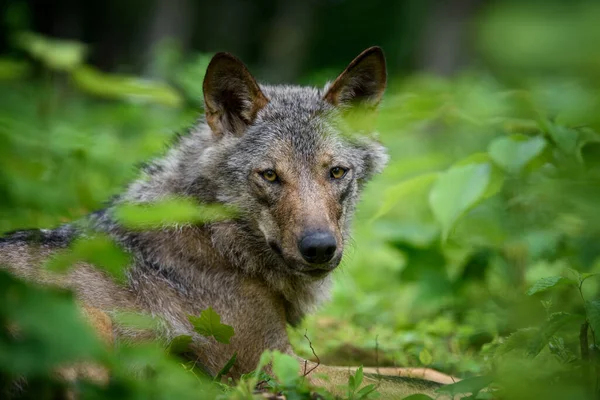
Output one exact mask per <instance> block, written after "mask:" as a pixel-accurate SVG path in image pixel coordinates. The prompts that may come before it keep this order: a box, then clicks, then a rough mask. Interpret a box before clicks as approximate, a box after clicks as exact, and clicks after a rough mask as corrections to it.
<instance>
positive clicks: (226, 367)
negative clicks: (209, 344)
mask: <svg viewBox="0 0 600 400" xmlns="http://www.w3.org/2000/svg"><path fill="white" fill-rule="evenodd" d="M236 360H237V352H235V353H233V355H232V356H231V358H230V359H229V361H227V363H226V364H225V365H224V366H223V368H221V370H220V371H219V373H218V374H217V376H215V379H214V380H215V381H217V382H220V381H221V378H222V377H223V375H227V373H228V372H229V371H230V370H231V368H232V367H233V364H235V361H236Z"/></svg>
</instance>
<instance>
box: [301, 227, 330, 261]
mask: <svg viewBox="0 0 600 400" xmlns="http://www.w3.org/2000/svg"><path fill="white" fill-rule="evenodd" d="M336 248H337V243H336V241H335V237H334V236H333V235H332V234H331V233H329V232H322V231H317V232H307V233H305V234H304V235H303V236H302V238H301V239H300V240H299V241H298V249H299V250H300V254H302V258H304V259H305V260H306V261H307V262H309V263H311V264H323V263H326V262H327V261H329V260H331V259H332V258H333V255H334V254H335V250H336Z"/></svg>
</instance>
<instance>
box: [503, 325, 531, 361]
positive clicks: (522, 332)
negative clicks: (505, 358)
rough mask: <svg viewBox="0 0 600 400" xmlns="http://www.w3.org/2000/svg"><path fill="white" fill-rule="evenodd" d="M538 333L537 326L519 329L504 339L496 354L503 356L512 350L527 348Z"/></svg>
mask: <svg viewBox="0 0 600 400" xmlns="http://www.w3.org/2000/svg"><path fill="white" fill-rule="evenodd" d="M537 334H538V330H537V329H536V328H523V329H519V330H517V331H515V332H513V333H512V334H510V336H508V337H507V338H506V339H504V342H503V343H502V344H500V345H499V346H498V347H497V348H496V351H495V354H496V355H497V356H501V355H504V354H506V353H508V352H510V351H512V350H526V349H527V348H528V347H529V344H530V343H531V341H532V340H533V339H534V338H535V337H536V336H537Z"/></svg>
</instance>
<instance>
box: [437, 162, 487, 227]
mask: <svg viewBox="0 0 600 400" xmlns="http://www.w3.org/2000/svg"><path fill="white" fill-rule="evenodd" d="M491 172H492V166H491V165H490V164H489V163H480V164H468V165H460V166H455V167H452V168H451V169H449V170H448V171H447V172H445V173H443V174H441V175H440V176H439V177H438V178H437V180H436V182H435V183H434V185H433V188H432V189H431V192H430V193H429V205H430V206H431V209H432V211H433V214H434V215H435V217H436V219H437V221H438V222H439V223H440V225H441V226H442V231H443V237H444V239H446V238H447V237H448V234H449V233H450V230H451V229H452V227H453V226H454V224H455V223H456V220H457V219H458V218H459V217H460V216H461V215H462V214H463V213H464V212H466V211H467V210H468V209H470V208H471V207H472V206H473V205H475V203H477V201H479V200H480V199H482V198H483V197H484V195H485V193H486V190H487V187H488V185H489V184H490V182H491Z"/></svg>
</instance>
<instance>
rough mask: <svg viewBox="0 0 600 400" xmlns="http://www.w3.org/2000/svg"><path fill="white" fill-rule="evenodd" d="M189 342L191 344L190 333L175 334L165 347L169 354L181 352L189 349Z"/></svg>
mask: <svg viewBox="0 0 600 400" xmlns="http://www.w3.org/2000/svg"><path fill="white" fill-rule="evenodd" d="M190 344H192V337H191V336H190V335H179V336H175V337H174V338H173V339H172V340H171V342H170V343H169V346H168V347H167V353H169V354H182V353H185V352H187V351H188V350H189V347H190Z"/></svg>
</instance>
